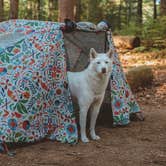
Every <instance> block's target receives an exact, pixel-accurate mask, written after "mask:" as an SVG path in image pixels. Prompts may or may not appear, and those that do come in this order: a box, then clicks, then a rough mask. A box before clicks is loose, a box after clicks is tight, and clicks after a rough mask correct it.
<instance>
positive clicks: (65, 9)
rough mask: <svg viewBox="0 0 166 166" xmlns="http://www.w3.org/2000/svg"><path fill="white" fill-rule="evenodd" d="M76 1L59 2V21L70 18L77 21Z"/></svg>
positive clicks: (65, 0)
mask: <svg viewBox="0 0 166 166" xmlns="http://www.w3.org/2000/svg"><path fill="white" fill-rule="evenodd" d="M75 15H76V0H58V21H59V22H64V19H66V18H68V19H70V20H73V21H75Z"/></svg>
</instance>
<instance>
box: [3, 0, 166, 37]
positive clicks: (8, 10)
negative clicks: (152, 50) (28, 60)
mask: <svg viewBox="0 0 166 166" xmlns="http://www.w3.org/2000/svg"><path fill="white" fill-rule="evenodd" d="M58 4H59V5H58ZM64 4H65V5H66V6H68V8H69V9H70V7H71V6H74V10H73V11H72V10H69V11H67V12H71V13H72V12H73V15H74V17H73V19H74V20H75V21H91V22H94V23H97V22H99V21H101V20H103V19H106V20H108V21H109V22H110V23H111V26H112V30H113V31H114V33H118V34H123V35H139V36H140V37H142V38H148V37H149V36H151V37H150V38H159V37H160V38H162V39H164V38H166V17H165V15H166V1H165V0H70V1H69V0H68V1H67V0H59V2H58V0H0V21H3V20H8V19H10V18H19V19H35V20H50V21H63V20H60V19H59V20H58V13H59V10H62V11H63V9H60V8H63V7H64ZM58 6H59V8H58ZM64 11H65V10H64Z"/></svg>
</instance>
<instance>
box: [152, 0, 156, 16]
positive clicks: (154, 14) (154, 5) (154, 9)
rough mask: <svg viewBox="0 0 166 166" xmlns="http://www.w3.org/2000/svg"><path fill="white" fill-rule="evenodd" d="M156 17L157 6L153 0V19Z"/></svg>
mask: <svg viewBox="0 0 166 166" xmlns="http://www.w3.org/2000/svg"><path fill="white" fill-rule="evenodd" d="M156 18H157V6H156V0H153V19H156Z"/></svg>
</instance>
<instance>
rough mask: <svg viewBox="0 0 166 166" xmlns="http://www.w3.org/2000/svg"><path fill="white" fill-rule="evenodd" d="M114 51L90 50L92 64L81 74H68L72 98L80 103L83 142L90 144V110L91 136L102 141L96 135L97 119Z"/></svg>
mask: <svg viewBox="0 0 166 166" xmlns="http://www.w3.org/2000/svg"><path fill="white" fill-rule="evenodd" d="M112 61H113V60H112V50H109V51H108V52H107V53H97V52H96V51H95V50H94V48H91V49H90V64H89V66H88V67H87V68H86V69H85V70H83V71H81V72H68V73H67V74H68V80H69V88H70V91H71V95H72V97H75V98H76V99H77V101H78V104H79V108H80V117H79V119H80V129H81V140H82V142H85V143H86V142H89V139H88V138H87V135H86V119H87V113H88V110H89V108H90V113H91V115H90V136H91V138H92V139H93V140H98V139H100V137H99V136H97V135H96V133H95V125H96V119H97V116H98V113H99V110H100V106H101V104H102V101H103V99H104V95H105V90H106V87H107V84H108V81H109V78H110V74H111V71H112Z"/></svg>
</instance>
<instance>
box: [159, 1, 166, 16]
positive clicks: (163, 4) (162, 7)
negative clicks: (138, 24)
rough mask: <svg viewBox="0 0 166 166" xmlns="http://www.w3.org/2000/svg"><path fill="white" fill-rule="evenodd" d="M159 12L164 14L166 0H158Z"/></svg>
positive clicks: (165, 14) (165, 13) (165, 12)
mask: <svg viewBox="0 0 166 166" xmlns="http://www.w3.org/2000/svg"><path fill="white" fill-rule="evenodd" d="M160 14H161V16H166V0H160Z"/></svg>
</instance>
